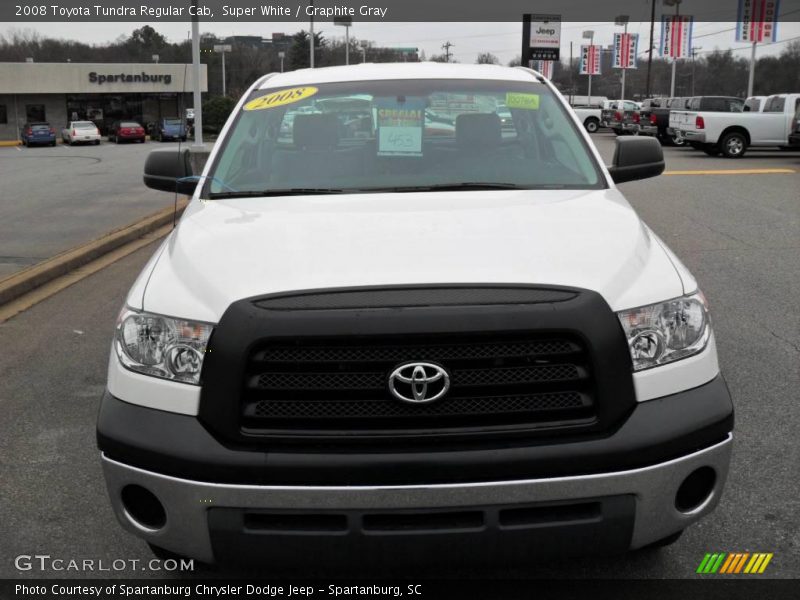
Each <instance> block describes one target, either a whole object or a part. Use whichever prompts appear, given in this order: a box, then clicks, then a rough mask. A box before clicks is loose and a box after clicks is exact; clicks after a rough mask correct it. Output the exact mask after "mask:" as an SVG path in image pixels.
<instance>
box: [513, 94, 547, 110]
mask: <svg viewBox="0 0 800 600" xmlns="http://www.w3.org/2000/svg"><path fill="white" fill-rule="evenodd" d="M506 106H507V107H508V108H524V109H527V110H539V94H525V93H522V92H508V93H507V94H506Z"/></svg>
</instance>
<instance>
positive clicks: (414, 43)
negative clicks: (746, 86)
mask: <svg viewBox="0 0 800 600" xmlns="http://www.w3.org/2000/svg"><path fill="white" fill-rule="evenodd" d="M145 24H148V23H70V24H66V23H14V24H11V23H0V35H3V34H7V33H9V32H10V31H11V30H13V29H17V30H21V29H30V30H33V31H37V32H39V33H40V34H41V35H43V36H48V37H58V38H67V39H74V40H80V41H82V42H87V43H91V44H103V43H106V42H110V41H113V40H114V39H116V38H117V37H119V36H121V35H124V36H127V35H129V34H130V32H131V31H132V30H134V29H136V28H137V27H141V26H142V25H145ZM149 24H150V25H152V26H153V27H155V28H156V29H157V30H158V31H160V32H161V33H163V34H164V35H166V36H167V38H168V39H170V40H171V41H180V40H182V39H186V38H187V37H188V35H189V31H190V25H189V24H188V23H168V22H160V23H149ZM649 25H650V24H649V22H644V23H638V22H637V23H631V24H630V25H629V26H628V31H629V32H630V33H639V34H640V41H639V49H640V52H641V51H643V50H645V49H646V47H647V42H648V38H649ZM200 26H201V31H203V32H205V31H208V32H211V33H214V34H216V35H218V36H221V37H225V36H228V35H261V36H264V37H269V36H270V35H271V34H272V33H273V32H283V33H287V34H291V33H294V32H296V31H299V30H300V29H307V28H308V23H286V22H281V23H219V22H214V23H201V24H200ZM734 26H735V23H712V22H704V23H695V26H694V46H696V47H702V50H700V52H701V53H705V52H708V51H711V50H714V49H715V48H721V49H727V48H732V49H733V50H734V51H735V52H736V54H737V55H740V56H744V57H749V48H750V46H749V44H741V43H737V42H736V41H735V31H734V30H733V29H734ZM315 28H316V30H320V29H321V30H322V31H323V32H324V35H326V36H327V37H329V38H330V37H344V30H343V29H342V28H341V27H335V26H334V25H333V23H331V22H316V23H315ZM586 29H592V30H594V31H595V43H596V44H603V45H607V44H610V43H611V42H612V39H613V33H614V31H621V29H622V28H621V27H617V26H615V25H614V24H613V23H575V22H566V23H563V24H562V31H561V53H562V58H568V57H569V44H570V42H573V43H574V44H575V54H576V56H577V52H578V46H579V45H580V44H581V43H586V42H585V41H584V40H582V39H581V33H582V32H583V31H584V30H586ZM350 32H351V35H352V36H355V37H357V38H359V39H367V40H371V41H374V42H375V43H376V44H377V45H380V46H388V47H417V48H419V49H420V50H424V51H425V54H426V55H427V56H428V57H430V56H432V55H433V54H440V53H441V52H442V49H441V46H442V44H444V43H445V42H446V41H450V42H451V43H452V44H454V45H453V47H452V48H451V53H452V54H453V56H454V58H455V59H456V60H458V61H459V62H465V63H472V62H475V58H476V56H477V55H478V53H479V52H491V53H492V54H495V55H497V57H498V58H499V59H500V61H501V62H502V63H504V64H505V63H507V62H508V61H510V60H511V59H512V58H514V57H515V56H517V55H518V54H519V53H520V44H521V35H522V25H521V24H520V23H393V22H386V23H358V22H357V21H356V22H355V23H354V25H353V27H352V28H351V29H350ZM658 38H659V24H658V23H656V30H655V37H654V44H655V45H656V47H657V46H658ZM792 38H800V23H798V22H782V23H780V24H779V26H778V42H777V43H775V44H764V45H759V49H758V55H759V56H765V55H768V54H778V53H780V51H781V49H782V48H784V47H785V46H786V43H785V42H784V43H781V42H782V41H785V40H789V39H792Z"/></svg>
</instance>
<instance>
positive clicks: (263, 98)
mask: <svg viewBox="0 0 800 600" xmlns="http://www.w3.org/2000/svg"><path fill="white" fill-rule="evenodd" d="M470 186H475V187H476V188H480V189H483V188H487V187H488V188H491V187H498V188H512V189H513V188H521V189H536V188H555V189H560V188H576V189H590V188H591V189H594V188H602V187H606V186H605V182H604V180H603V179H602V177H601V172H600V170H599V169H598V167H597V164H596V161H595V160H594V158H593V156H592V155H591V153H590V151H589V148H588V146H587V144H586V143H585V141H584V139H583V138H582V137H581V135H580V134H579V132H578V129H577V127H576V126H575V124H574V122H573V121H572V119H571V118H570V117H569V116H568V114H567V113H566V111H565V110H564V108H562V106H561V104H560V103H559V101H558V100H557V99H556V98H555V97H554V95H553V94H552V93H551V92H550V91H549V90H548V88H547V87H546V86H545V85H544V84H541V83H538V82H534V81H531V82H515V81H489V80H398V81H360V82H347V83H328V84H318V85H316V86H313V87H312V86H305V87H294V88H278V89H275V90H259V91H256V92H254V93H253V94H252V95H251V97H249V98H248V99H247V102H246V103H245V104H244V107H243V109H242V110H241V111H240V112H239V114H238V115H237V116H236V121H235V122H234V124H233V127H232V129H231V130H230V132H229V134H228V135H227V136H226V139H225V141H224V145H223V146H222V148H221V150H220V152H219V154H218V155H217V157H216V160H215V164H214V165H213V166H212V169H211V171H210V177H209V178H208V180H207V181H206V183H205V186H204V189H203V195H204V197H210V198H222V197H236V196H246V195H251V196H252V195H259V194H260V193H264V194H269V193H270V192H272V193H274V194H278V193H280V192H281V191H286V192H287V193H289V192H294V193H298V192H300V191H304V192H309V193H311V192H313V193H337V192H348V193H358V192H370V191H415V190H420V189H425V188H432V187H433V188H437V189H443V188H446V187H454V188H458V187H461V188H467V187H470Z"/></svg>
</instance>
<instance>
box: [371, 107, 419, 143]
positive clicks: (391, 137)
mask: <svg viewBox="0 0 800 600" xmlns="http://www.w3.org/2000/svg"><path fill="white" fill-rule="evenodd" d="M375 105H376V107H377V110H378V119H377V126H378V155H379V156H422V130H423V126H424V124H425V100H424V99H423V98H405V99H404V101H402V102H399V101H398V100H397V99H395V98H377V99H376V102H375Z"/></svg>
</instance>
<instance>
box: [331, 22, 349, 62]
mask: <svg viewBox="0 0 800 600" xmlns="http://www.w3.org/2000/svg"><path fill="white" fill-rule="evenodd" d="M333 24H334V25H339V26H340V27H344V64H346V65H349V64H350V26H351V25H352V24H353V17H337V18H335V19H334V20H333Z"/></svg>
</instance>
